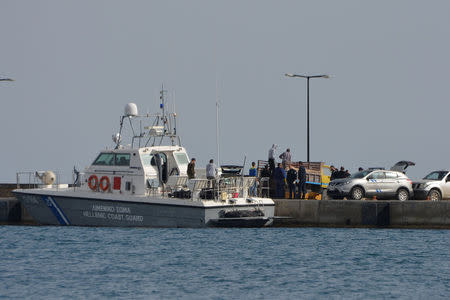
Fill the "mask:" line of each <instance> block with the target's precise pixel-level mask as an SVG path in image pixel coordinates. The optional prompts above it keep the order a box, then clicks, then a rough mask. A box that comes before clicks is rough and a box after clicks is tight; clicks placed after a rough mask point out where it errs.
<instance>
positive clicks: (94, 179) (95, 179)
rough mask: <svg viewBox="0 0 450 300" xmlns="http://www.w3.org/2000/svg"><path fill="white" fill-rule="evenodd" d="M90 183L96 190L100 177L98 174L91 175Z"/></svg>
mask: <svg viewBox="0 0 450 300" xmlns="http://www.w3.org/2000/svg"><path fill="white" fill-rule="evenodd" d="M88 185H89V187H90V188H91V190H93V191H96V190H97V186H98V177H97V176H96V175H91V176H89V180H88Z"/></svg>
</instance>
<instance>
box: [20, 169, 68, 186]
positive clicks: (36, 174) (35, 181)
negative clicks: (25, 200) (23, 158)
mask: <svg viewBox="0 0 450 300" xmlns="http://www.w3.org/2000/svg"><path fill="white" fill-rule="evenodd" d="M46 172H47V171H24V172H17V173H16V184H17V188H18V189H19V188H25V189H35V188H56V189H60V188H67V187H68V184H61V183H60V178H61V176H60V173H59V172H52V173H53V175H54V176H55V178H54V180H51V181H49V182H51V184H45V182H44V181H45V180H43V176H44V174H45V173H46Z"/></svg>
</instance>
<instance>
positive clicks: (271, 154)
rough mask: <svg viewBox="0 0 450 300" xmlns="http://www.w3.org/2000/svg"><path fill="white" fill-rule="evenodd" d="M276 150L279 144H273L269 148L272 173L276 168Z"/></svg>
mask: <svg viewBox="0 0 450 300" xmlns="http://www.w3.org/2000/svg"><path fill="white" fill-rule="evenodd" d="M275 150H277V145H275V144H273V145H272V148H270V149H269V167H270V173H272V174H273V171H274V170H275Z"/></svg>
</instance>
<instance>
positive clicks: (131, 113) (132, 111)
mask: <svg viewBox="0 0 450 300" xmlns="http://www.w3.org/2000/svg"><path fill="white" fill-rule="evenodd" d="M137 115H138V109H137V106H136V104H134V103H128V104H127V105H125V116H127V117H136V116H137Z"/></svg>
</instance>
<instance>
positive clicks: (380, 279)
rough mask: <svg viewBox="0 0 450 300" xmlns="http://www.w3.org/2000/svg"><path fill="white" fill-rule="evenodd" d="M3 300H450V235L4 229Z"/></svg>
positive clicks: (0, 258)
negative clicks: (120, 299) (398, 299)
mask: <svg viewBox="0 0 450 300" xmlns="http://www.w3.org/2000/svg"><path fill="white" fill-rule="evenodd" d="M0 298H7V299H12V298H21V299H22V298H33V299H61V298H66V299H86V298H89V299H99V298H123V299H318V298H323V299H328V298H332V299H336V298H337V299H339V298H359V299H377V298H383V299H385V298H400V299H449V298H450V231H448V230H404V229H403V230H402V229H347V228H342V229H330V228H263V229H151V228H146V229H141V228H130V229H125V228H86V227H42V226H0Z"/></svg>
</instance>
